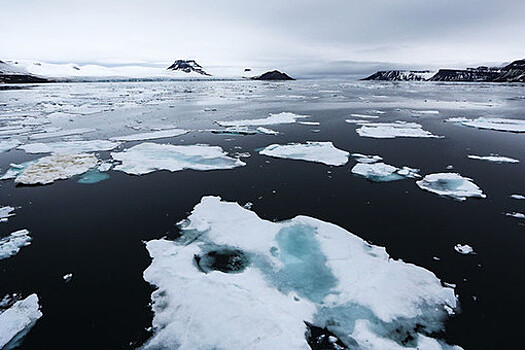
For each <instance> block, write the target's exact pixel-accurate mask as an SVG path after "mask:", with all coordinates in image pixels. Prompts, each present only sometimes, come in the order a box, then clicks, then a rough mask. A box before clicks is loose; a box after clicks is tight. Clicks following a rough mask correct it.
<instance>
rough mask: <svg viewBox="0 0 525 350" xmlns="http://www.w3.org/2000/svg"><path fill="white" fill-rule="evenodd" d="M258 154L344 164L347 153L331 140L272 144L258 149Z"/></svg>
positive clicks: (346, 160)
mask: <svg viewBox="0 0 525 350" xmlns="http://www.w3.org/2000/svg"><path fill="white" fill-rule="evenodd" d="M259 154H262V155H265V156H270V157H275V158H285V159H296V160H306V161H309V162H316V163H323V164H326V165H345V164H346V163H347V162H348V156H349V153H348V152H346V151H343V150H341V149H339V148H337V147H335V146H334V145H333V144H332V142H317V141H316V142H314V141H307V142H306V143H290V144H287V145H278V144H273V145H269V146H266V147H265V148H263V149H262V150H260V151H259Z"/></svg>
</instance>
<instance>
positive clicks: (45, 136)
mask: <svg viewBox="0 0 525 350" xmlns="http://www.w3.org/2000/svg"><path fill="white" fill-rule="evenodd" d="M94 131H96V129H92V128H80V129H69V130H59V131H52V132H43V133H38V134H32V135H29V139H30V140H40V139H48V138H52V137H62V136H69V135H82V134H87V133H90V132H94Z"/></svg>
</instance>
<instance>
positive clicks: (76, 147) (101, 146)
mask: <svg viewBox="0 0 525 350" xmlns="http://www.w3.org/2000/svg"><path fill="white" fill-rule="evenodd" d="M120 144H121V143H120V142H112V141H107V140H90V141H65V142H48V143H29V144H25V145H22V146H19V147H18V148H19V149H23V150H24V151H26V152H27V153H69V154H71V153H84V152H97V151H111V150H112V149H115V148H116V147H118V146H119V145H120Z"/></svg>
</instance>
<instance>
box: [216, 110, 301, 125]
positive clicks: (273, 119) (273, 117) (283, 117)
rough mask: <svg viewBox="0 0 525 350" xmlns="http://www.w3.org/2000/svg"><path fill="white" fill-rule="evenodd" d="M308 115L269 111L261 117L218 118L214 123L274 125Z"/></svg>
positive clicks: (288, 122)
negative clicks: (228, 119)
mask: <svg viewBox="0 0 525 350" xmlns="http://www.w3.org/2000/svg"><path fill="white" fill-rule="evenodd" d="M308 117H309V116H308V115H300V114H295V113H291V112H281V113H277V114H273V113H270V116H269V117H267V118H263V119H242V120H233V121H225V120H220V121H216V123H217V124H218V125H220V126H264V125H275V124H292V123H295V122H296V121H297V119H302V118H308Z"/></svg>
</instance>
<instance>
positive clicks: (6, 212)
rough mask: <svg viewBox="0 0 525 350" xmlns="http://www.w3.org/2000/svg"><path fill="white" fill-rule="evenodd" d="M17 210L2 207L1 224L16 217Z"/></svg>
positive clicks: (0, 211)
mask: <svg viewBox="0 0 525 350" xmlns="http://www.w3.org/2000/svg"><path fill="white" fill-rule="evenodd" d="M14 211H15V208H13V207H10V206H5V207H0V222H6V221H7V220H8V218H9V217H11V216H13V215H15V214H14Z"/></svg>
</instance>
